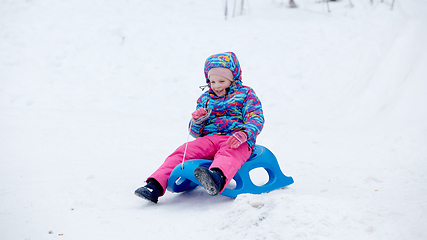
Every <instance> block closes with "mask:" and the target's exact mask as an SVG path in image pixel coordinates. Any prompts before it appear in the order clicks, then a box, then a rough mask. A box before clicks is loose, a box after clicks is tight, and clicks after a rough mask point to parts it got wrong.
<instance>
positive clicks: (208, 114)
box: [181, 107, 212, 169]
mask: <svg viewBox="0 0 427 240" xmlns="http://www.w3.org/2000/svg"><path fill="white" fill-rule="evenodd" d="M206 110H207V113H206V115H205V116H203V117H200V118H198V119H197V120H196V119H191V122H190V124H189V125H188V135H187V142H186V143H185V149H184V156H183V157H182V163H181V169H184V161H185V154H186V153H187V146H188V141H189V140H190V132H191V125H193V123H196V124H201V123H202V122H204V121H205V120H206V119H208V118H209V116H210V115H211V113H212V108H210V107H208V108H206Z"/></svg>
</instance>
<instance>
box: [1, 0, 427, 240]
mask: <svg viewBox="0 0 427 240" xmlns="http://www.w3.org/2000/svg"><path fill="white" fill-rule="evenodd" d="M245 2H246V3H245V6H244V11H243V13H242V14H240V13H239V11H236V16H235V17H232V16H231V13H230V15H229V17H228V19H227V20H225V19H224V15H223V12H224V1H194V0H181V1H172V0H164V1H145V0H141V1H136V0H129V1H112V0H107V1H97V0H86V1H53V0H44V1H41V0H40V1H39V0H27V1H23V0H14V1H8V0H4V1H0V183H1V184H0V239H6V240H15V239H54V238H60V239H200V238H204V239H310V240H311V239H376V240H377V239H387V240H389V239H412V240H416V239H420V240H421V239H426V238H427V231H426V230H425V223H426V222H427V219H426V215H427V184H426V182H427V175H426V172H427V161H426V160H427V149H426V147H425V146H426V143H427V111H426V109H425V106H424V104H425V102H426V100H427V97H426V96H427V81H426V79H427V70H426V68H425V65H426V64H427V17H426V15H425V14H424V13H425V11H426V10H427V3H426V2H425V1H423V0H408V1H395V5H394V9H393V10H391V9H390V4H391V2H392V1H391V0H384V1H379V0H375V1H373V4H372V5H371V3H370V1H368V0H351V1H347V0H341V1H338V2H330V3H329V7H330V9H331V12H330V13H328V12H327V10H326V9H327V8H326V4H325V3H322V2H319V1H315V0H296V1H295V2H296V3H297V4H298V6H299V7H298V8H296V9H291V8H288V7H287V1H279V0H273V1H261V0H251V1H245ZM233 3H234V2H233V1H228V4H229V11H230V12H232V10H233ZM351 5H352V6H351ZM223 51H234V52H235V53H236V54H237V56H238V58H239V60H240V63H241V64H242V69H243V82H244V84H247V85H249V86H251V87H253V88H254V89H255V90H256V92H257V94H258V96H259V97H260V98H261V100H262V103H263V106H264V112H265V117H266V125H265V128H264V130H263V132H262V133H261V135H260V136H259V138H258V144H260V145H264V146H266V147H268V148H269V149H270V150H272V151H273V152H274V154H275V155H276V157H277V158H278V160H279V164H280V166H281V168H282V170H283V172H284V173H285V174H286V175H288V176H292V177H293V178H294V180H295V183H294V184H292V185H290V186H289V187H287V188H284V189H280V190H277V191H274V192H271V193H268V194H262V195H250V194H246V195H240V196H238V197H237V198H236V199H231V198H227V197H224V196H216V197H210V196H209V195H207V194H206V193H205V192H204V191H203V189H200V188H198V189H196V190H194V191H191V192H187V193H183V194H174V193H169V192H168V193H166V195H165V196H164V197H162V198H161V199H160V200H159V203H158V204H157V205H154V204H151V203H148V202H146V201H144V200H142V199H139V198H137V197H135V196H134V195H133V191H134V190H135V189H136V188H138V187H140V186H141V185H143V184H144V180H145V178H146V177H147V176H148V175H149V174H150V173H151V172H153V171H154V170H155V169H156V168H157V167H158V166H159V165H160V164H161V163H162V161H163V160H164V158H165V157H166V156H167V155H168V154H170V153H171V152H172V151H173V150H174V149H175V148H176V147H177V146H179V145H180V144H182V143H184V142H185V140H186V138H187V124H188V121H189V116H190V113H191V112H192V111H193V110H194V107H195V100H196V99H197V97H198V96H199V95H200V93H201V92H200V90H199V89H198V86H199V85H203V84H204V77H203V63H204V60H205V59H206V57H208V56H209V55H211V54H214V53H217V52H223ZM254 175H255V176H254V181H260V182H261V181H263V180H265V177H266V176H265V173H263V172H256V174H254Z"/></svg>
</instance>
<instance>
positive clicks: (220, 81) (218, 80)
mask: <svg viewBox="0 0 427 240" xmlns="http://www.w3.org/2000/svg"><path fill="white" fill-rule="evenodd" d="M209 84H210V86H211V89H212V90H213V91H214V93H215V94H216V95H217V96H218V97H221V96H224V95H225V93H226V89H227V88H229V87H230V85H231V84H232V82H231V81H230V80H228V79H227V78H224V77H221V76H219V75H211V76H210V77H209Z"/></svg>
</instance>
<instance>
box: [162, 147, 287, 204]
mask: <svg viewBox="0 0 427 240" xmlns="http://www.w3.org/2000/svg"><path fill="white" fill-rule="evenodd" d="M211 163H212V161H211V160H204V159H195V160H190V161H186V162H184V169H182V165H181V164H179V165H178V166H176V167H175V168H174V170H173V171H172V174H171V175H170V177H169V180H168V186H167V190H169V191H171V192H184V191H188V190H191V189H193V188H195V187H197V186H201V184H200V183H199V181H197V179H196V177H195V176H194V169H196V168H197V167H199V166H205V167H209V166H210V165H211ZM255 168H264V169H265V170H266V171H267V173H268V176H269V180H268V182H267V183H266V184H264V185H262V186H257V185H255V184H254V183H253V182H252V180H251V178H250V176H249V172H250V171H251V170H252V169H255ZM233 179H234V181H235V182H236V187H235V188H233V189H231V188H225V189H224V191H222V192H221V193H220V194H222V195H225V196H228V197H236V196H237V195H239V194H243V193H252V194H261V193H265V192H270V191H273V190H276V189H279V188H282V187H286V186H288V185H290V184H292V183H293V182H294V180H293V178H292V177H287V176H285V175H284V174H283V173H282V171H281V170H280V167H279V163H278V162H277V159H276V157H275V156H274V154H273V153H272V152H271V151H270V150H268V149H267V148H266V147H263V146H260V145H256V146H255V149H254V153H253V154H252V155H251V157H250V158H249V159H248V161H246V162H245V164H243V165H242V167H241V168H240V170H239V171H238V172H237V173H236V175H235V176H234V178H233Z"/></svg>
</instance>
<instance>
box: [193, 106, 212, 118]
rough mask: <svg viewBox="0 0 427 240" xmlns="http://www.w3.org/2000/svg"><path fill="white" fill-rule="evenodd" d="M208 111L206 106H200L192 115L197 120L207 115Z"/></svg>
mask: <svg viewBox="0 0 427 240" xmlns="http://www.w3.org/2000/svg"><path fill="white" fill-rule="evenodd" d="M207 113H208V112H206V110H205V109H204V108H199V109H197V110H196V111H194V112H193V113H192V114H191V115H192V116H193V118H194V119H195V120H197V119H199V118H201V117H203V116H205V115H206V114H207Z"/></svg>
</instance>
